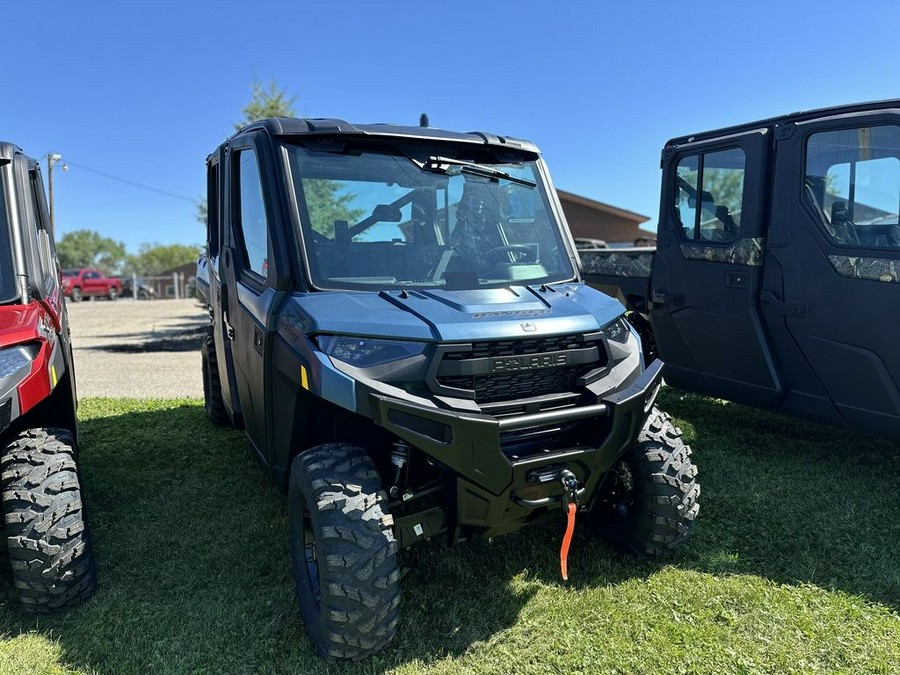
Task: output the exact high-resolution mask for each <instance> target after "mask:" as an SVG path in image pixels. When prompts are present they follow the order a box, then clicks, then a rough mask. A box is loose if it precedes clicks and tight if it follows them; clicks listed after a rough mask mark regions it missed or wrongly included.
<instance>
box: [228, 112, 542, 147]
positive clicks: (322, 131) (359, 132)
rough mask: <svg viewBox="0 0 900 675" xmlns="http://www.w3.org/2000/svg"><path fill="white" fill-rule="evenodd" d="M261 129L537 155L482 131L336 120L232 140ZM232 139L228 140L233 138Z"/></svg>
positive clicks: (282, 123) (274, 126) (278, 122)
mask: <svg viewBox="0 0 900 675" xmlns="http://www.w3.org/2000/svg"><path fill="white" fill-rule="evenodd" d="M256 129H264V130H265V131H267V132H268V133H269V134H271V135H272V136H347V137H353V136H356V137H360V136H364V137H371V138H408V139H414V140H431V141H450V142H453V143H471V144H474V145H488V146H494V147H498V148H506V149H514V150H524V151H525V152H534V153H538V152H540V151H539V150H538V148H537V146H536V145H535V144H534V143H531V142H530V141H526V140H522V139H520V138H511V137H509V136H498V135H496V134H490V133H485V132H483V131H472V132H469V133H459V132H456V131H445V130H443V129H435V128H433V127H406V126H398V125H394V124H350V123H349V122H345V121H344V120H338V119H296V118H289V117H277V118H270V119H265V120H260V121H259V122H254V123H253V124H250V125H248V126H246V127H244V128H243V129H241V130H240V131H238V132H237V133H236V134H235V136H240V135H241V134H244V133H246V132H248V131H253V130H256ZM235 136H233V137H232V138H234V137H235Z"/></svg>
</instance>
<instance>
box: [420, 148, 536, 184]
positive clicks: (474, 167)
mask: <svg viewBox="0 0 900 675" xmlns="http://www.w3.org/2000/svg"><path fill="white" fill-rule="evenodd" d="M409 159H410V161H411V162H412V163H413V164H415V165H416V166H417V167H419V168H420V169H422V171H433V172H435V173H446V174H448V175H451V176H452V175H454V174H457V173H471V174H474V175H476V176H484V177H485V178H503V179H504V180H508V181H510V182H511V183H516V184H518V185H524V186H526V187H530V188H533V187H537V183H535V182H534V181H531V180H528V179H527V178H519V177H518V176H513V175H511V174H509V173H507V172H506V171H501V170H500V169H495V168H493V167H491V166H485V165H484V164H476V163H475V162H466V161H463V160H461V159H453V158H452V157H437V156H435V157H429V158H428V159H427V160H426V161H424V162H421V161H419V160H417V159H413V158H412V157H410V158H409Z"/></svg>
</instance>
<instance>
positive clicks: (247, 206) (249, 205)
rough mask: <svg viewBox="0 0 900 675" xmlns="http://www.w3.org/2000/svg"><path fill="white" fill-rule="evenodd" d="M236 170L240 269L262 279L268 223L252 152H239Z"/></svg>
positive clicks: (265, 263) (265, 269)
mask: <svg viewBox="0 0 900 675" xmlns="http://www.w3.org/2000/svg"><path fill="white" fill-rule="evenodd" d="M237 170H238V171H237V180H238V184H239V191H238V194H239V195H240V205H239V211H238V226H237V230H238V231H237V232H235V234H236V235H237V238H238V242H239V244H241V248H242V249H243V250H242V251H241V252H242V254H243V255H242V257H243V268H244V270H246V271H248V272H250V273H252V274H254V275H256V276H257V277H259V278H263V279H264V278H265V277H266V275H267V272H268V269H269V247H268V221H267V219H266V209H265V202H263V192H262V182H261V180H260V174H259V168H258V166H257V164H256V153H255V152H253V150H249V149H248V150H241V151H240V152H239V153H238V155H237Z"/></svg>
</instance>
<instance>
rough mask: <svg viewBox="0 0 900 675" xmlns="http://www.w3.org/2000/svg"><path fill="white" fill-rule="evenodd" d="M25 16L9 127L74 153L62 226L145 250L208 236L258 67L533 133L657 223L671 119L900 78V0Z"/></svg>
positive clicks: (289, 6)
mask: <svg viewBox="0 0 900 675" xmlns="http://www.w3.org/2000/svg"><path fill="white" fill-rule="evenodd" d="M3 24H4V40H3V49H2V57H0V58H2V59H3V63H2V66H0V91H2V98H0V138H2V139H3V140H8V141H13V142H15V143H17V144H18V145H20V146H22V147H23V148H24V149H25V151H26V152H27V153H29V154H31V155H32V156H38V155H45V154H46V153H48V152H58V153H60V154H62V155H63V157H64V159H65V160H67V161H68V162H69V163H70V169H69V171H68V172H67V173H62V172H57V171H54V179H55V180H54V187H55V196H56V213H57V229H58V231H59V233H62V234H64V233H65V232H68V231H71V230H74V229H79V228H91V229H95V230H98V231H100V232H101V233H103V234H104V235H107V236H111V237H113V238H115V239H118V240H121V241H124V242H125V243H126V244H127V245H128V246H129V248H130V249H132V250H135V249H136V248H137V246H138V245H139V244H140V243H142V242H158V243H179V242H180V243H196V242H200V241H201V240H202V238H203V232H202V229H201V227H200V225H199V224H198V223H197V222H196V220H195V218H194V212H195V207H194V204H193V203H192V202H191V199H199V198H200V197H202V196H203V193H204V191H205V176H204V162H205V158H206V156H207V155H208V154H209V153H210V152H211V151H212V150H213V149H215V147H216V146H217V145H218V144H219V143H220V142H221V141H222V140H223V139H224V138H225V137H226V136H228V135H229V134H230V133H231V132H232V129H233V124H234V122H235V121H237V120H239V119H240V118H241V109H242V108H243V106H244V105H245V104H246V103H247V101H248V99H249V96H250V84H251V82H252V81H253V78H254V77H258V78H259V79H261V80H263V81H268V80H269V78H274V79H275V80H276V81H277V83H278V84H279V85H280V86H281V87H282V88H283V89H285V90H286V91H287V92H288V93H289V94H291V95H294V96H296V103H295V107H296V111H297V113H298V114H299V115H307V116H312V117H340V118H343V119H346V120H348V121H354V122H395V123H406V124H417V123H418V119H419V114H420V113H422V112H426V113H428V115H429V117H430V120H431V123H432V125H434V126H439V127H443V128H447V129H454V130H463V131H468V130H473V129H481V130H486V131H493V132H496V133H500V134H506V135H512V136H520V137H524V138H528V139H530V140H532V141H534V142H536V143H537V144H538V145H539V146H540V147H541V149H542V150H543V152H544V155H545V157H546V159H547V161H548V163H549V165H550V170H551V173H552V175H553V178H554V182H555V183H556V186H557V187H558V188H560V189H564V190H568V191H571V192H575V193H578V194H581V195H584V196H586V197H590V198H593V199H598V200H600V201H604V202H608V203H611V204H614V205H616V206H620V207H623V208H627V209H630V210H633V211H637V212H638V213H642V214H645V215H647V216H650V218H651V221H650V224H651V225H652V224H654V223H655V222H656V216H657V212H658V188H659V178H660V175H659V153H660V149H661V147H662V145H663V144H664V143H665V141H666V140H667V139H668V138H670V137H672V136H678V135H682V134H687V133H691V132H695V131H703V130H706V129H712V128H716V127H719V126H724V125H729V124H735V123H740V122H745V121H751V120H753V119H757V118H761V117H766V116H771V115H778V114H781V113H787V112H792V111H795V110H800V109H808V108H815V107H822V106H828V105H834V104H840V103H849V102H855V101H863V100H873V99H884V98H891V97H898V96H900V87H898V82H900V78H898V70H900V58H898V56H897V49H898V47H897V43H898V39H897V32H898V28H900V3H896V2H889V1H887V0H883V1H878V2H866V1H858V2H855V3H847V2H845V1H842V2H832V1H828V0H819V1H817V2H812V1H807V0H801V1H796V2H784V1H783V0H782V1H781V2H768V1H764V2H752V3H750V2H748V3H744V2H733V3H732V2H724V1H722V0H718V1H713V0H707V1H703V2H700V1H694V2H692V1H690V0H685V1H682V2H630V3H624V2H622V3H608V2H593V3H589V2H574V1H571V0H555V1H553V2H549V1H545V2H532V1H531V0H519V1H517V2H499V1H497V2H489V1H487V0H482V2H442V3H437V2H432V3H429V2H423V1H422V0H419V1H417V2H407V1H406V0H399V1H397V0H395V1H394V2H389V3H372V2H355V1H354V0H345V1H344V2H341V3H321V2H317V3H307V2H268V3H262V2H260V3H255V4H249V3H248V4H239V3H232V2H227V1H226V0H217V1H208V0H191V1H190V2H188V1H185V0H179V1H171V0H153V1H152V2H150V1H144V0H130V1H129V0H116V1H109V0H92V1H89V0H85V1H83V2H77V3H76V2H71V0H40V1H32V2H24V1H17V2H7V3H4V7H3ZM91 170H93V171H91ZM44 171H45V174H46V168H45V169H44ZM97 171H99V172H102V173H105V174H109V175H112V176H117V177H119V178H122V179H126V180H128V181H132V182H136V183H140V184H143V185H146V186H150V187H153V188H155V189H157V190H161V191H163V192H167V193H171V194H172V195H180V196H181V197H183V198H179V197H175V196H170V195H166V194H161V193H160V192H153V191H150V190H145V189H141V188H138V187H135V186H133V185H129V184H127V183H125V182H120V181H116V180H112V179H110V178H107V177H105V176H102V175H99V174H98V173H96V172H97ZM45 180H46V176H45Z"/></svg>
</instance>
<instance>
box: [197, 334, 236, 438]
mask: <svg viewBox="0 0 900 675" xmlns="http://www.w3.org/2000/svg"><path fill="white" fill-rule="evenodd" d="M200 354H201V359H202V363H203V400H204V404H205V406H206V415H207V417H209V421H210V422H212V423H213V424H216V425H218V426H220V427H224V426H229V425H230V424H231V420H230V419H229V418H228V411H227V410H226V409H225V399H224V398H223V397H222V381H221V378H220V377H219V360H218V358H217V357H216V338H215V336H214V335H213V330H212V328H210V329H209V330H208V331H207V332H206V333H204V335H203V341H202V342H201V344H200Z"/></svg>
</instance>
